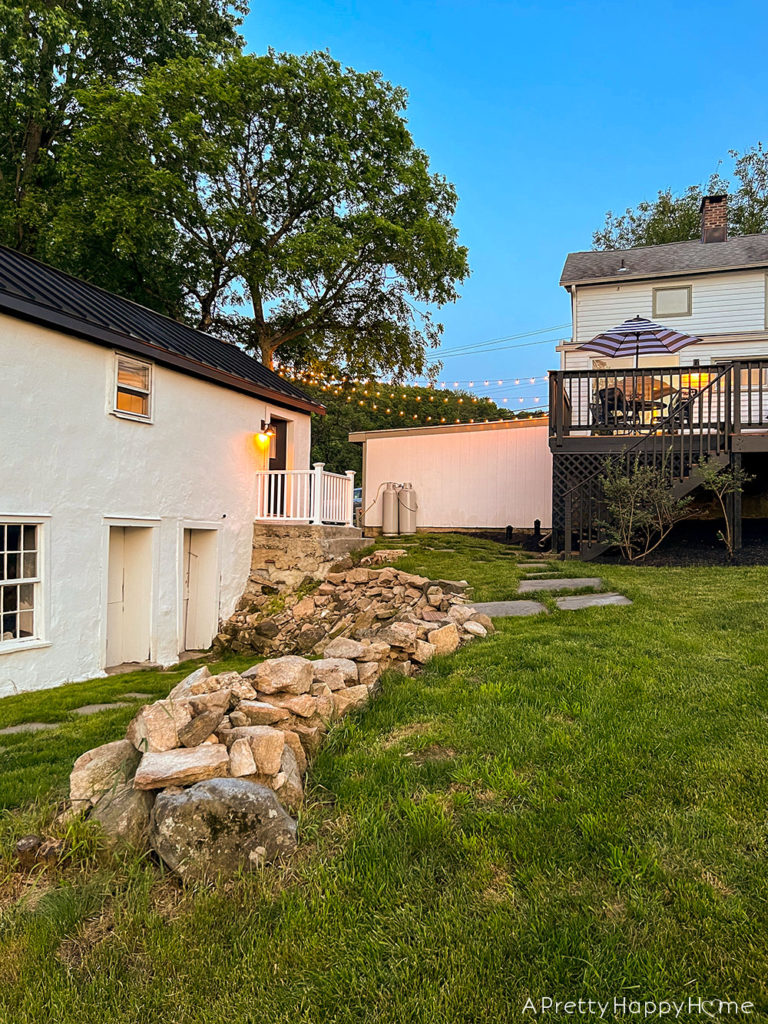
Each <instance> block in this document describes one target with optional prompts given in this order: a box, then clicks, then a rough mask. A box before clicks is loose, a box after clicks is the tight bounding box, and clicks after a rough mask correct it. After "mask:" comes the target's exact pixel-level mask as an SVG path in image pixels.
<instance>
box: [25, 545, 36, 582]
mask: <svg viewBox="0 0 768 1024" xmlns="http://www.w3.org/2000/svg"><path fill="white" fill-rule="evenodd" d="M34 576H37V555H36V553H35V552H34V551H25V552H24V578H25V579H28V580H29V579H32V578H33V577H34Z"/></svg>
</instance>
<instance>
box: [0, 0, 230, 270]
mask: <svg viewBox="0 0 768 1024" xmlns="http://www.w3.org/2000/svg"><path fill="white" fill-rule="evenodd" d="M244 11H245V8H244V7H243V6H241V4H240V3H239V2H238V0H235V3H230V2H228V0H133V2H131V3H130V4H126V3H125V0H58V2H56V3H49V2H44V0H0V85H1V87H2V101H0V241H1V242H3V243H4V244H6V245H10V246H12V247H14V248H18V249H21V250H22V251H24V252H27V253H29V254H32V255H37V256H43V257H44V256H45V244H44V242H45V240H44V239H41V235H44V234H45V231H46V228H47V225H48V224H49V223H50V220H51V217H52V215H53V213H54V211H55V209H56V207H57V206H58V204H59V201H60V199H61V196H60V190H59V178H58V168H59V159H60V156H61V152H62V148H63V146H64V145H65V144H66V142H67V141H68V140H69V139H70V138H71V137H72V134H73V132H74V131H75V130H76V128H77V125H78V120H79V114H80V110H81V105H80V91H81V90H83V89H85V88H86V87H87V86H88V85H89V84H90V83H92V82H94V81H98V82H100V83H105V82H112V83H114V84H115V85H116V86H119V87H122V88H127V87H129V86H131V85H132V84H134V83H135V82H136V81H137V80H139V79H140V78H141V76H142V75H143V74H144V73H145V72H146V71H147V69H149V68H150V67H153V66H156V65H158V64H163V63H165V62H166V61H168V60H170V59H172V58H179V57H184V56H193V55H196V56H198V57H200V58H205V59H206V60H210V59H213V58H214V57H216V56H218V55H220V54H222V53H223V52H226V51H228V50H231V49H232V48H233V47H235V46H236V45H238V44H239V37H238V34H237V26H238V25H239V23H240V16H241V15H242V14H243V13H244Z"/></svg>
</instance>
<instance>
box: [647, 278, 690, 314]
mask: <svg viewBox="0 0 768 1024" xmlns="http://www.w3.org/2000/svg"><path fill="white" fill-rule="evenodd" d="M692 290H693V289H692V288H691V286H690V285H685V286H684V287H681V288H654V289H653V316H654V319H656V318H659V319H661V318H662V317H665V316H690V315H691V293H692Z"/></svg>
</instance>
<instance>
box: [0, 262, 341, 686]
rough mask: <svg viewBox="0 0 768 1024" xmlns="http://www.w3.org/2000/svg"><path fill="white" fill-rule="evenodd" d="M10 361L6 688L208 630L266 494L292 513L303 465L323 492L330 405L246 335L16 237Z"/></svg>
mask: <svg viewBox="0 0 768 1024" xmlns="http://www.w3.org/2000/svg"><path fill="white" fill-rule="evenodd" d="M0 366H1V367H2V389H1V390H0V450H1V452H2V459H1V462H0V695H6V694H10V693H14V692H17V691H22V690H31V689H39V688H44V687H48V686H55V685H57V684H59V683H61V682H64V681H67V680H81V679H87V678H90V677H93V676H98V675H100V674H103V672H104V670H105V669H106V668H108V667H110V666H117V665H120V664H124V663H147V662H150V663H152V662H154V663H159V664H162V665H167V664H172V663H175V662H176V661H177V660H178V658H179V654H180V653H181V652H184V651H185V650H199V649H203V648H206V647H208V646H209V645H210V643H211V640H212V638H213V637H214V635H215V633H216V631H217V627H218V623H219V620H220V619H222V618H226V617H227V616H228V615H230V614H231V612H232V611H233V610H234V607H235V604H236V602H237V600H238V598H239V597H240V595H241V593H242V591H243V586H244V583H245V580H246V578H247V576H248V572H249V568H250V562H251V548H252V535H253V526H254V518H257V517H258V516H257V513H258V512H259V507H258V506H259V505H261V506H264V504H265V501H266V502H267V503H269V502H271V503H272V504H271V507H269V508H263V507H262V508H261V509H260V511H261V513H262V514H263V515H264V517H265V518H269V517H271V518H277V519H280V518H281V517H282V518H285V517H286V516H287V515H288V514H289V511H290V510H289V509H288V508H287V507H286V503H287V501H288V500H289V498H290V495H291V493H292V492H291V487H292V486H294V487H295V488H297V487H298V484H295V485H294V484H290V483H288V484H286V481H291V480H294V481H295V480H298V479H299V477H301V479H302V481H304V482H305V491H306V493H308V494H310V495H311V493H312V492H311V491H310V490H309V488H310V486H311V485H310V484H309V483H306V481H307V480H308V479H309V477H312V480H313V481H315V483H316V482H317V480H318V476H317V472H318V471H317V470H316V471H315V472H314V473H313V471H312V470H310V469H309V457H310V456H309V450H310V413H311V412H313V411H322V406H318V405H317V404H316V403H314V402H313V401H312V400H311V399H309V398H308V397H307V396H306V395H305V394H304V393H303V392H301V391H300V390H299V389H298V388H296V387H294V386H293V385H292V384H290V383H289V382H288V381H286V380H283V379H282V378H281V377H279V376H278V375H277V374H275V373H272V372H271V371H270V370H268V369H266V368H265V367H264V366H262V365H261V364H260V363H259V362H257V361H256V360H254V359H252V358H250V357H249V356H247V355H246V354H245V353H243V352H242V351H241V350H240V349H238V348H236V347H235V346H233V345H229V344H227V343H225V342H223V341H220V340H218V339H216V338H214V337H211V336H210V335H208V334H204V333H202V332H200V331H196V330H193V329H191V328H189V327H186V326H184V325H182V324H180V323H177V322H176V321H174V320H170V319H168V318H166V317H164V316H161V315H160V314H158V313H155V312H153V311H151V310H149V309H146V308H144V307H143V306H140V305H137V304H135V303H133V302H129V301H127V300H125V299H122V298H119V297H118V296H116V295H113V294H110V293H108V292H105V291H102V290H101V289H98V288H95V287H93V286H92V285H89V284H86V283H85V282H83V281H79V280H77V279H75V278H72V277H70V276H68V275H67V274H63V273H61V272H59V271H57V270H54V269H52V268H51V267H48V266H45V265H43V264H40V263H38V262H36V261H35V260H32V259H29V258H28V257H25V256H22V255H20V254H19V253H17V252H14V251H12V250H9V249H5V248H2V249H0ZM265 471H272V475H271V476H269V479H270V480H271V481H272V485H270V488H268V489H265V479H266V476H265ZM291 474H293V475H291ZM301 474H304V476H303V477H302V476H301ZM275 481H277V484H276V485H275ZM316 490H317V488H316ZM302 493H303V492H302ZM349 502H350V507H351V485H350V499H349ZM265 513H266V514H265ZM313 521H314V520H313Z"/></svg>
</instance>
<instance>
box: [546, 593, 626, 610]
mask: <svg viewBox="0 0 768 1024" xmlns="http://www.w3.org/2000/svg"><path fill="white" fill-rule="evenodd" d="M555 604H556V605H557V607H558V608H560V609H561V610H562V611H564V612H572V611H577V610H578V609H579V608H597V607H599V606H601V605H608V604H622V605H623V604H632V602H631V601H630V599H629V598H628V597H624V595H623V594H577V595H575V596H573V597H558V598H556V599H555Z"/></svg>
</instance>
